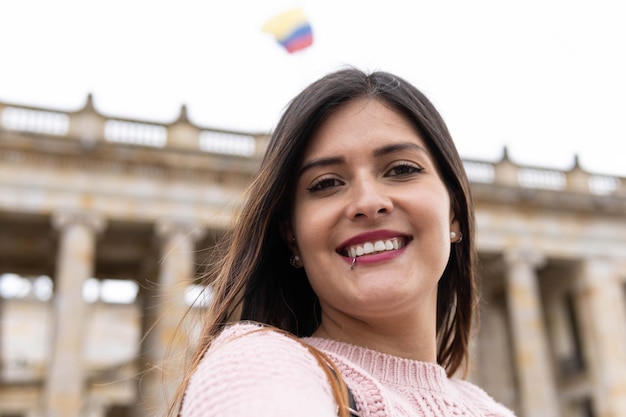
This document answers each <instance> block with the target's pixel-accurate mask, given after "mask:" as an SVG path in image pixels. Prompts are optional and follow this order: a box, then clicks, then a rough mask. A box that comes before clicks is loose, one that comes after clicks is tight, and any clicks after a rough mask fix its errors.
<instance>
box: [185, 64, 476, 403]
mask: <svg viewBox="0 0 626 417" xmlns="http://www.w3.org/2000/svg"><path fill="white" fill-rule="evenodd" d="M364 97H365V98H372V99H376V100H381V101H382V102H384V103H386V104H388V105H390V106H392V108H394V109H395V110H397V111H399V112H400V113H401V114H403V115H404V116H406V117H407V118H408V120H410V121H411V122H412V123H413V124H414V126H415V128H416V129H417V130H418V131H419V132H420V134H421V135H422V137H423V139H424V140H425V142H426V145H427V146H428V148H429V151H430V152H431V154H432V155H433V157H434V159H435V161H436V164H437V166H438V169H439V173H440V175H441V178H442V180H443V182H444V184H445V185H446V187H447V189H448V192H449V194H450V199H451V202H452V209H453V211H454V215H455V217H456V219H457V220H458V222H459V225H460V228H461V233H462V234H463V239H462V241H461V242H459V243H457V244H454V245H453V246H452V251H451V255H450V259H449V261H448V264H447V266H446V268H445V271H444V273H443V275H442V277H441V279H440V281H439V291H438V299H437V361H438V362H439V363H440V364H441V365H442V366H443V367H445V369H446V371H447V373H448V375H452V374H454V373H455V372H456V371H457V370H458V369H459V368H460V367H462V366H463V365H464V363H465V359H466V356H467V349H468V343H469V338H470V331H471V326H472V321H473V319H474V314H475V305H476V299H477V288H476V287H477V284H476V280H475V273H474V269H475V259H476V255H475V250H474V214H473V208H472V202H471V195H470V189H469V182H468V180H467V176H466V174H465V170H464V168H463V163H462V161H461V158H460V156H459V154H458V152H457V150H456V147H455V146H454V143H453V141H452V138H451V136H450V133H449V132H448V129H447V127H446V125H445V123H444V121H443V119H442V118H441V116H440V115H439V113H438V112H437V110H436V109H435V108H434V106H433V105H432V104H431V102H430V101H429V100H428V99H427V98H426V97H425V96H424V95H423V94H422V93H421V92H420V91H419V90H417V89H416V88H415V87H414V86H412V85H411V84H410V83H408V82H407V81H405V80H403V79H402V78H400V77H397V76H395V75H392V74H389V73H386V72H374V73H371V74H366V73H364V72H362V71H360V70H358V69H354V68H347V69H342V70H339V71H336V72H334V73H331V74H329V75H327V76H325V77H323V78H321V79H320V80H318V81H316V82H314V83H313V84H311V85H310V86H309V87H307V88H306V89H305V90H303V91H302V92H301V93H300V94H299V95H298V96H296V97H295V98H294V99H293V101H292V102H291V103H290V104H289V106H288V107H287V109H286V111H285V112H284V114H283V116H282V117H281V119H280V121H279V123H278V125H277V127H276V129H275V131H274V132H273V135H272V138H271V141H270V143H269V145H268V148H267V150H266V153H265V157H264V158H263V161H262V163H261V167H260V171H259V173H258V176H257V177H256V179H255V180H254V181H253V182H252V184H251V185H250V186H249V188H248V190H247V196H248V197H247V201H246V204H245V206H244V208H243V210H242V213H241V215H240V217H239V218H238V221H237V224H236V225H235V226H234V229H233V230H232V233H231V235H230V237H229V239H228V241H227V242H226V243H225V246H224V248H225V250H224V254H223V256H221V257H220V259H221V260H220V261H219V262H218V263H217V264H216V265H214V266H213V268H212V269H211V270H210V271H209V273H208V274H207V283H209V284H210V285H211V286H212V289H213V293H214V297H213V301H212V304H211V306H210V308H209V312H208V315H207V321H206V324H205V326H204V329H203V332H202V336H201V340H200V342H199V346H198V349H197V351H196V353H195V355H194V358H193V360H192V362H191V369H190V370H189V372H188V373H187V374H186V378H185V381H184V383H183V386H182V387H181V391H180V392H179V395H178V400H179V402H180V398H182V391H183V390H184V388H185V386H186V383H187V382H188V378H189V376H190V374H191V373H192V372H193V370H194V369H195V367H196V366H197V364H198V362H199V361H200V359H201V357H202V356H203V354H204V352H205V351H206V350H207V348H208V347H209V346H210V344H211V342H212V341H213V339H214V338H215V337H216V336H217V335H218V334H219V333H220V332H221V331H222V330H223V328H224V327H225V326H226V325H227V324H228V323H230V322H234V321H237V320H251V321H255V322H260V323H265V324H267V325H270V326H274V327H277V328H279V329H282V330H284V331H286V332H289V333H290V334H292V335H294V336H297V337H302V336H309V335H311V334H312V333H313V332H314V331H315V330H316V328H317V327H318V325H319V318H320V313H321V311H320V304H319V300H318V298H317V296H316V294H315V293H314V292H313V290H312V289H311V286H310V285H309V282H308V280H307V276H306V271H305V270H304V269H297V270H296V269H294V268H292V267H291V266H290V264H289V257H290V251H289V248H288V246H287V244H286V242H285V241H284V240H283V238H282V236H281V231H280V225H281V222H283V221H284V220H285V219H287V218H288V216H289V213H290V209H291V205H292V194H293V190H294V189H295V179H296V173H297V170H298V168H299V166H300V164H301V158H302V155H303V153H304V149H305V147H306V146H307V144H308V142H309V140H310V138H311V136H312V135H313V134H314V132H315V130H316V128H317V127H318V125H319V124H320V122H321V121H322V120H323V119H324V118H325V117H326V116H327V115H328V114H330V113H331V112H333V111H334V110H336V109H337V108H338V107H339V106H340V105H342V104H345V103H347V102H348V101H350V100H353V99H356V98H364Z"/></svg>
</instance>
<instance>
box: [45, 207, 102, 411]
mask: <svg viewBox="0 0 626 417" xmlns="http://www.w3.org/2000/svg"><path fill="white" fill-rule="evenodd" d="M52 223H53V225H54V227H55V228H57V229H58V230H59V231H60V240H59V252H58V258H57V268H56V276H55V292H54V303H53V315H54V326H55V331H54V332H53V334H54V338H53V340H52V353H51V357H50V368H49V372H48V377H47V379H46V381H45V387H44V396H45V397H44V407H45V414H46V416H47V417H80V416H81V415H82V413H83V411H84V410H83V407H84V401H85V392H84V391H85V386H84V383H85V381H84V380H85V376H84V374H85V370H84V368H83V366H84V364H83V361H82V356H83V338H84V335H85V331H84V329H85V323H86V321H87V320H86V317H85V316H86V305H85V303H84V301H83V283H84V282H85V280H86V279H88V278H90V277H91V276H93V272H94V263H95V246H96V235H97V233H98V232H100V231H102V230H103V229H104V226H105V222H104V219H103V218H102V217H100V216H97V215H95V214H92V213H84V212H61V213H58V214H56V215H54V216H53V218H52Z"/></svg>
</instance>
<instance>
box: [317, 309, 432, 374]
mask: <svg viewBox="0 0 626 417" xmlns="http://www.w3.org/2000/svg"><path fill="white" fill-rule="evenodd" d="M313 337H321V338H325V339H332V340H337V341H340V342H346V343H350V344H353V345H357V346H364V347H367V348H369V349H372V350H376V351H378V352H382V353H386V354H388V355H393V356H397V357H401V358H406V359H412V360H418V361H422V362H433V363H435V362H436V361H437V341H436V328H435V320H434V319H431V318H428V319H424V318H422V320H420V317H416V318H414V319H413V320H406V319H399V318H395V319H391V318H389V319H385V320H382V319H380V320H375V321H373V320H367V321H363V320H358V319H355V318H353V317H349V318H347V317H345V316H343V317H341V318H335V317H332V316H329V315H326V314H323V315H322V323H321V324H320V326H319V327H318V329H317V330H316V331H315V332H314V333H313Z"/></svg>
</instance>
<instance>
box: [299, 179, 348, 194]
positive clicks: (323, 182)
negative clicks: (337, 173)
mask: <svg viewBox="0 0 626 417" xmlns="http://www.w3.org/2000/svg"><path fill="white" fill-rule="evenodd" d="M339 185H341V181H339V180H338V179H336V178H322V179H320V180H318V181H316V182H315V183H314V184H313V185H312V186H310V187H309V188H307V190H309V191H320V190H327V189H329V188H333V187H337V186H339Z"/></svg>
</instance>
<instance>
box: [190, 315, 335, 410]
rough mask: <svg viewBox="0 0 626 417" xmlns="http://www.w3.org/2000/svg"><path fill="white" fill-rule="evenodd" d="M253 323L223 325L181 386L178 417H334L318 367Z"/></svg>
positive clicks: (279, 336)
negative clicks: (188, 379) (181, 396)
mask: <svg viewBox="0 0 626 417" xmlns="http://www.w3.org/2000/svg"><path fill="white" fill-rule="evenodd" d="M258 329H259V327H258V326H254V325H250V324H239V325H235V326H232V327H231V328H229V329H226V330H225V331H224V332H223V333H222V334H221V335H220V337H219V338H218V339H217V340H216V341H215V342H214V344H213V345H212V346H211V348H210V349H209V350H208V351H207V353H206V354H205V356H204V358H203V359H202V360H201V362H200V364H199V365H198V367H197V369H196V370H195V371H194V374H193V375H192V376H191V379H190V381H189V385H188V386H187V389H186V392H185V397H184V399H183V405H182V409H181V413H180V416H181V417H208V416H224V417H227V416H228V417H239V416H242V417H243V416H246V417H248V416H251V415H254V416H257V417H264V416H268V417H269V416H272V417H281V416H284V417H293V416H295V415H298V416H305V417H306V416H311V417H313V416H315V417H324V416H328V417H331V416H333V417H336V415H337V413H336V405H335V401H334V399H333V396H332V393H331V390H330V385H329V383H328V381H327V379H326V376H325V374H324V371H323V370H322V369H321V368H320V365H319V364H318V363H317V360H316V359H315V358H314V357H313V355H311V354H310V353H309V352H308V350H307V349H306V348H305V347H304V346H302V345H300V344H299V343H298V342H297V341H295V340H292V339H290V338H288V337H286V336H284V335H282V334H280V333H277V332H274V331H271V330H261V331H255V330H258Z"/></svg>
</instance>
